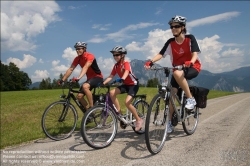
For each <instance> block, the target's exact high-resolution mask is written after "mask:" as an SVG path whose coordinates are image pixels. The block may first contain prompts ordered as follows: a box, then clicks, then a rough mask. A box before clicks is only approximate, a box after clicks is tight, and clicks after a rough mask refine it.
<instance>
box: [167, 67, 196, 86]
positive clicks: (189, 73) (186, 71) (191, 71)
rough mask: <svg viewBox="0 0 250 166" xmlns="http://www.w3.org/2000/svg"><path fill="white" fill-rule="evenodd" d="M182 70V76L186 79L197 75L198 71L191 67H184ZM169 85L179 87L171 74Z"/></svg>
mask: <svg viewBox="0 0 250 166" xmlns="http://www.w3.org/2000/svg"><path fill="white" fill-rule="evenodd" d="M183 71H184V77H185V78H186V79H187V80H191V79H193V78H195V77H197V75H198V74H199V72H198V71H197V70H196V69H195V68H193V67H189V68H185V69H183ZM171 85H172V87H174V88H177V89H178V88H179V87H180V86H179V84H178V83H177V82H176V80H175V78H174V76H173V75H172V78H171Z"/></svg>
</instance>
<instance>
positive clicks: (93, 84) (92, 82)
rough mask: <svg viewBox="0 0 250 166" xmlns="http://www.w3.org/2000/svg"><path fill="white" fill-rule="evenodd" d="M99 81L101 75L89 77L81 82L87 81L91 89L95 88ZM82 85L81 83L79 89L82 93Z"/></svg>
mask: <svg viewBox="0 0 250 166" xmlns="http://www.w3.org/2000/svg"><path fill="white" fill-rule="evenodd" d="M101 82H103V78H101V77H94V78H91V79H89V80H87V81H85V82H84V83H83V84H85V83H88V84H89V85H90V89H89V90H92V89H93V88H96V87H97V86H98V84H99V83H101ZM83 84H82V85H83ZM82 85H81V87H80V90H79V91H80V92H81V93H83V94H84V92H83V90H82Z"/></svg>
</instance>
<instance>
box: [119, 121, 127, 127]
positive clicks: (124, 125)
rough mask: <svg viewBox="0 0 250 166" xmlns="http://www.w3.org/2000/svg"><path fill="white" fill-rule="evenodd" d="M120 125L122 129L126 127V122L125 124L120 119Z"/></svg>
mask: <svg viewBox="0 0 250 166" xmlns="http://www.w3.org/2000/svg"><path fill="white" fill-rule="evenodd" d="M120 127H121V128H122V129H126V127H127V124H125V123H124V122H123V121H120Z"/></svg>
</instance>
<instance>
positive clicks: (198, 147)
mask: <svg viewBox="0 0 250 166" xmlns="http://www.w3.org/2000/svg"><path fill="white" fill-rule="evenodd" d="M200 113H201V115H200V120H199V124H198V127H197V130H196V131H195V133H194V134H193V135H191V136H187V135H186V134H185V133H184V131H183V129H182V125H181V124H178V125H177V126H176V128H175V132H174V133H172V134H170V135H169V137H168V139H167V141H166V143H165V146H164V147H163V149H162V151H161V152H160V153H158V154H157V155H151V154H150V153H149V152H148V150H147V147H146V144H145V141H144V135H137V134H135V133H134V132H133V130H132V129H131V128H130V127H128V128H126V129H125V130H123V129H121V128H119V130H118V134H117V136H116V138H115V140H114V142H113V143H112V144H111V145H110V146H109V147H107V148H105V149H100V150H94V149H92V148H90V147H88V146H87V145H86V144H85V143H84V141H83V139H82V137H81V135H80V133H79V132H75V133H74V135H73V136H72V137H70V138H68V139H66V140H63V141H52V140H50V139H39V140H35V141H33V142H30V143H27V144H22V145H19V146H15V147H9V148H6V149H3V150H1V166H10V165H15V166H22V165H25V166H29V165H30V166H33V165H39V166H43V165H44V166H47V165H53V166H57V165H60V166H64V165H65V166H68V165H71V166H75V165H84V166H88V165H90V166H93V165H102V166H111V165H119V166H120V165H124V166H140V165H141V166H147V165H148V166H152V165H157V166H159V165H164V166H189V165H191V166H193V165H195V166H198V165H202V166H210V165H211V166H221V165H225V166H230V165H232V166H234V165H237V166H243V165H244V166H249V165H250V93H241V94H236V95H230V96H225V97H220V98H216V99H211V100H208V105H207V108H205V109H200Z"/></svg>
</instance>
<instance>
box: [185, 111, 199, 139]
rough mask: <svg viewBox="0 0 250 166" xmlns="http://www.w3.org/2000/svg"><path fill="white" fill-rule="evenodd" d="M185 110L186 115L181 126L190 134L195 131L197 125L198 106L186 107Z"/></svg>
mask: <svg viewBox="0 0 250 166" xmlns="http://www.w3.org/2000/svg"><path fill="white" fill-rule="evenodd" d="M185 111H186V117H185V119H184V121H183V122H182V127H183V130H184V131H185V133H186V134H187V135H192V134H193V133H194V132H195V130H196V128H197V125H198V121H199V108H198V107H194V109H193V110H187V109H186V110H185Z"/></svg>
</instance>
